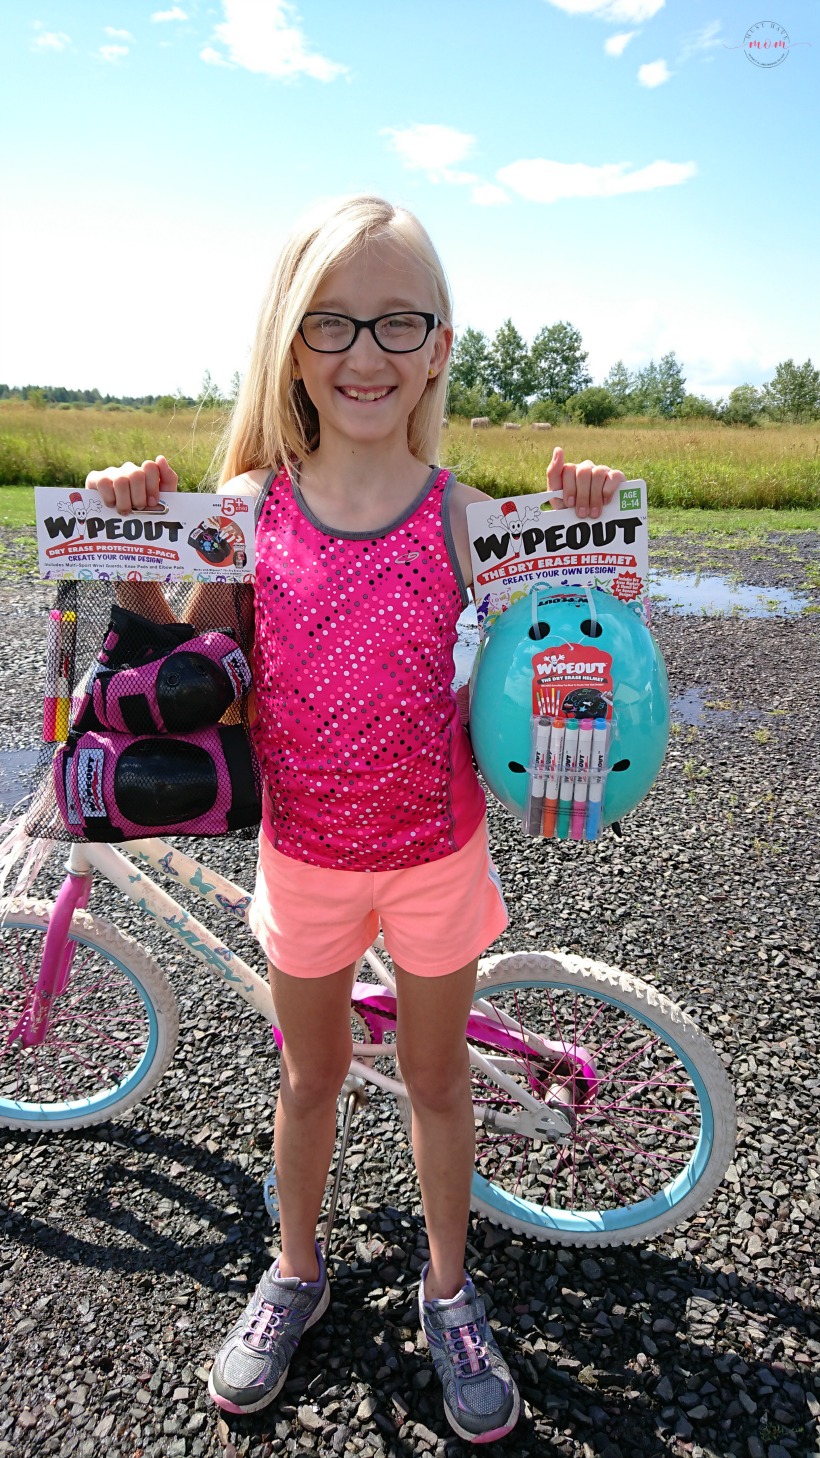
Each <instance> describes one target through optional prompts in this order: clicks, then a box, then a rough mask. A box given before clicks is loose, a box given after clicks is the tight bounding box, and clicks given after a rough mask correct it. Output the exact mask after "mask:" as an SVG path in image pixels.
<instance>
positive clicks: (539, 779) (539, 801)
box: [524, 715, 552, 835]
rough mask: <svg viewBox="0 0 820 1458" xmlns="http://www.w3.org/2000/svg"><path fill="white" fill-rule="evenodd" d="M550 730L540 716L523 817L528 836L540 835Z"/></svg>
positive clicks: (548, 723) (546, 721) (545, 720)
mask: <svg viewBox="0 0 820 1458" xmlns="http://www.w3.org/2000/svg"><path fill="white" fill-rule="evenodd" d="M551 728H552V725H551V723H550V721H549V719H547V718H544V716H543V715H541V716H540V717H539V719H538V725H537V728H536V730H535V735H534V739H535V745H534V751H533V765H532V771H531V774H530V793H529V798H528V800H527V810H526V814H525V816H524V829H525V830H526V832H527V834H528V835H540V834H541V827H542V825H543V821H544V789H545V787H546V776H547V760H548V758H549V743H550V730H551Z"/></svg>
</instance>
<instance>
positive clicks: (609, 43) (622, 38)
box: [604, 30, 640, 56]
mask: <svg viewBox="0 0 820 1458" xmlns="http://www.w3.org/2000/svg"><path fill="white" fill-rule="evenodd" d="M638 34H640V32H639V31H637V30H624V31H621V33H620V35H611V36H610V37H609V39H608V40H605V41H604V50H605V51H606V53H607V55H608V56H622V55H623V53H624V51H625V50H626V48H627V46H628V45H629V42H630V41H631V40H632V37H633V36H635V35H638Z"/></svg>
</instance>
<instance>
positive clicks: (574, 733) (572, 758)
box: [557, 719, 578, 840]
mask: <svg viewBox="0 0 820 1458" xmlns="http://www.w3.org/2000/svg"><path fill="white" fill-rule="evenodd" d="M577 758H578V720H577V719H568V720H567V728H566V732H565V734H564V752H563V755H562V757H561V788H560V790H559V793H558V831H557V834H558V839H559V840H566V839H567V836H568V835H569V817H570V812H571V810H572V789H573V784H574V781H575V764H576V761H577Z"/></svg>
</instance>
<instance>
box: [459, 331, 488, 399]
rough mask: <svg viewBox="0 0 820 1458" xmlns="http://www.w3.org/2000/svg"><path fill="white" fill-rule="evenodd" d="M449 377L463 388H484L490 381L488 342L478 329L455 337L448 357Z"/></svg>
mask: <svg viewBox="0 0 820 1458" xmlns="http://www.w3.org/2000/svg"><path fill="white" fill-rule="evenodd" d="M450 379H451V381H452V382H453V384H455V385H459V386H461V388H462V389H463V390H479V391H480V390H486V389H487V387H488V385H489V382H490V342H489V340H488V339H487V336H486V334H482V332H481V330H480V329H465V330H464V333H463V334H459V335H458V336H457V337H456V340H455V343H454V345H453V352H452V355H451V357H450Z"/></svg>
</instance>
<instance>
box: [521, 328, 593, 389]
mask: <svg viewBox="0 0 820 1458" xmlns="http://www.w3.org/2000/svg"><path fill="white" fill-rule="evenodd" d="M530 360H531V378H532V389H533V392H534V394H535V395H536V396H537V397H538V399H539V400H555V401H556V402H557V403H558V404H559V405H565V404H566V402H567V400H569V398H570V396H571V395H577V394H578V393H579V392H580V391H581V390H584V389H586V387H587V385H591V384H592V376H591V374H590V373H589V372H588V370H587V368H586V361H587V353H586V351H585V350H583V349H582V348H581V333H580V330H578V329H575V328H573V326H572V324H569V323H567V322H566V321H562V322H559V323H558V324H549V325H547V326H546V327H545V328H544V329H539V331H538V333H537V334H536V336H535V338H534V340H533V342H532V348H531V349H530Z"/></svg>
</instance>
